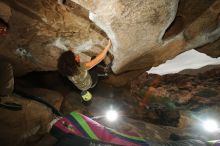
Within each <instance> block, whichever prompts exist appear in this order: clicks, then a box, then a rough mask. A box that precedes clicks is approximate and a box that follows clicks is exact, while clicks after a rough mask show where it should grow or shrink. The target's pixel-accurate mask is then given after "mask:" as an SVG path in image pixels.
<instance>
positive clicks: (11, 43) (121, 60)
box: [0, 0, 220, 75]
mask: <svg viewBox="0 0 220 146" xmlns="http://www.w3.org/2000/svg"><path fill="white" fill-rule="evenodd" d="M63 2H65V3H64V4H62V1H57V0H47V1H44V0H32V1H29V0H18V1H14V0H2V2H1V4H0V10H1V11H0V17H1V18H3V19H4V20H5V21H6V22H8V23H9V26H10V31H9V33H8V35H6V36H1V37H0V55H1V57H3V58H7V59H9V60H10V61H11V62H12V63H13V64H14V66H15V72H16V73H15V74H16V75H21V74H25V73H27V72H31V71H49V70H56V64H57V59H58V57H59V55H60V53H61V52H62V51H64V50H67V49H68V48H70V47H72V48H76V52H86V53H87V55H88V54H90V55H91V53H92V54H93V55H94V54H97V53H98V52H100V51H101V48H102V47H104V46H105V45H106V42H107V38H110V39H111V41H112V43H113V48H112V49H111V50H110V52H111V53H112V54H113V56H114V60H113V66H112V69H113V72H114V73H116V74H119V73H124V72H127V71H129V72H131V71H134V72H133V73H131V74H136V73H137V72H136V71H137V70H139V72H138V73H140V71H141V72H143V71H146V70H148V69H150V68H151V67H152V66H157V65H159V64H161V63H163V62H165V61H166V60H168V59H172V58H174V57H175V56H177V55H178V54H180V53H182V52H184V51H186V50H190V49H197V50H198V51H200V52H204V53H207V54H208V55H210V56H213V57H218V56H219V55H220V49H219V44H220V43H219V36H220V22H219V20H220V19H219V13H220V1H219V0H212V1H210V0H194V1H191V0H157V1H155V0H145V1H143V0H135V1H134V0H108V1H103V0H89V1H88V0H67V1H63ZM5 5H6V6H5ZM6 7H7V8H6ZM3 11H4V15H2V12H3ZM87 55H85V54H84V55H83V57H82V58H84V59H85V60H89V59H90V56H87ZM129 75H130V74H129Z"/></svg>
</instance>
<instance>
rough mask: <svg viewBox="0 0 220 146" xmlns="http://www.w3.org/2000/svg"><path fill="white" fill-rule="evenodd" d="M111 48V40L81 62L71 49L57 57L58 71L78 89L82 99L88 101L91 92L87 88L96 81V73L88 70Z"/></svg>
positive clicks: (90, 97) (92, 85)
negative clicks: (97, 53) (103, 47)
mask: <svg viewBox="0 0 220 146" xmlns="http://www.w3.org/2000/svg"><path fill="white" fill-rule="evenodd" d="M110 48H111V41H110V40H109V42H108V45H107V46H106V47H105V49H104V50H103V51H102V52H101V53H100V54H99V55H97V56H96V57H95V58H94V59H92V60H91V61H89V62H86V63H81V62H80V58H79V55H75V53H74V52H73V50H69V51H66V52H63V53H62V54H61V56H60V57H59V59H58V71H59V72H60V73H61V74H62V75H63V76H65V77H67V78H68V79H69V80H70V81H71V82H72V83H73V84H74V85H75V86H76V87H77V88H78V89H79V90H81V96H82V99H83V101H85V102H89V101H91V99H92V94H91V93H90V92H89V91H88V89H90V88H93V87H94V86H95V85H96V83H97V79H96V78H97V75H95V72H93V73H89V72H88V70H90V69H92V68H93V67H95V66H96V65H97V64H99V63H100V62H101V61H102V60H103V59H104V58H105V56H106V54H107V52H108V50H109V49H110Z"/></svg>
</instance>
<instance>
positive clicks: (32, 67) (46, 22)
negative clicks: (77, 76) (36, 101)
mask: <svg viewBox="0 0 220 146" xmlns="http://www.w3.org/2000/svg"><path fill="white" fill-rule="evenodd" d="M1 3H4V5H2V4H1V5H0V8H2V7H3V6H4V7H5V5H6V4H7V8H8V9H9V10H10V11H9V10H8V11H9V12H11V13H12V15H11V17H10V18H9V19H5V20H6V21H8V23H9V27H10V30H9V33H8V35H6V36H0V42H1V43H0V56H1V57H2V58H6V59H8V60H10V61H11V62H12V63H13V65H14V67H15V74H16V75H22V74H25V73H27V72H31V71H50V70H56V64H57V59H58V57H59V55H60V53H61V52H62V51H65V50H67V49H68V48H75V51H76V52H83V51H86V50H93V53H97V52H99V51H101V48H102V47H103V46H104V45H105V43H106V37H105V36H104V35H103V32H102V31H101V30H99V29H98V28H96V27H94V25H93V23H92V22H91V21H89V19H88V18H86V10H81V9H77V8H78V7H77V6H75V7H74V6H71V7H64V5H60V4H58V3H57V1H56V0H48V1H44V0H34V1H29V0H22V1H21V0H19V1H14V0H3V1H2V2H1ZM1 13H2V11H1V12H0V14H1ZM0 16H1V15H0ZM4 18H8V17H4ZM88 57H89V56H87V55H84V57H82V58H84V59H89V58H88Z"/></svg>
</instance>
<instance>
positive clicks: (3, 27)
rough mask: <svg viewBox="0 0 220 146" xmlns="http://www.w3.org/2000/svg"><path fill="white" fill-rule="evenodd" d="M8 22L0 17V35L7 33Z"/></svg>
mask: <svg viewBox="0 0 220 146" xmlns="http://www.w3.org/2000/svg"><path fill="white" fill-rule="evenodd" d="M7 31H8V24H7V23H6V22H5V21H4V20H2V19H1V18H0V36H1V35H5V34H7Z"/></svg>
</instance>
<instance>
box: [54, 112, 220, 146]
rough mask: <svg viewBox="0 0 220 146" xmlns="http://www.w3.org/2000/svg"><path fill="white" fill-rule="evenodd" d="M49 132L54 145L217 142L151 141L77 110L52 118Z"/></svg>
mask: <svg viewBox="0 0 220 146" xmlns="http://www.w3.org/2000/svg"><path fill="white" fill-rule="evenodd" d="M50 133H51V134H52V135H53V136H54V137H56V138H57V139H58V142H57V144H56V145H55V146H71V145H76V144H77V145H80V146H115V145H118V146H119V145H121V146H209V144H210V146H212V145H211V144H214V143H217V142H219V141H208V142H206V141H203V140H198V139H186V140H178V141H169V142H163V143H159V142H153V141H150V140H147V139H144V138H143V137H142V136H140V135H139V134H138V133H135V132H128V131H127V132H125V131H123V132H119V131H116V130H113V129H110V128H107V127H105V126H103V125H101V124H99V123H97V122H96V121H94V120H92V119H91V118H89V117H87V116H85V115H82V114H80V113H77V112H71V113H70V114H69V115H67V116H65V117H60V118H57V119H55V120H53V121H52V122H51V129H50Z"/></svg>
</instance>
